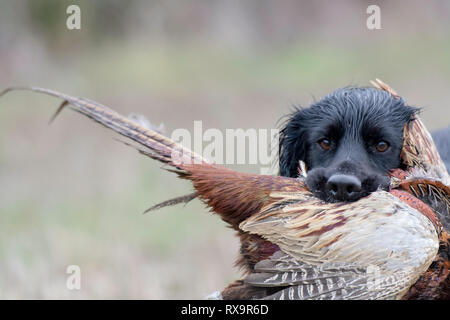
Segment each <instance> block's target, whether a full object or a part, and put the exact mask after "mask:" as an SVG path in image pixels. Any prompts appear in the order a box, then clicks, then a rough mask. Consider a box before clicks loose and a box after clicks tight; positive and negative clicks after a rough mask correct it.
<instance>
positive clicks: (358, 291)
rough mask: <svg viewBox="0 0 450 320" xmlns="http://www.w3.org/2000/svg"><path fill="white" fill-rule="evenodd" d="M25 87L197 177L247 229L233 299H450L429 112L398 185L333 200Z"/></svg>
mask: <svg viewBox="0 0 450 320" xmlns="http://www.w3.org/2000/svg"><path fill="white" fill-rule="evenodd" d="M385 86H386V85H385ZM22 89H29V90H33V91H36V92H41V93H45V94H49V95H53V96H55V97H58V98H61V99H63V100H64V102H63V104H62V105H61V106H62V107H64V106H65V105H68V106H69V107H71V108H72V109H73V110H75V111H77V112H80V113H82V114H84V115H86V116H88V117H90V118H92V119H94V120H95V121H97V122H99V123H101V124H103V125H104V126H106V127H108V128H110V129H112V130H114V131H116V132H118V133H120V134H122V135H124V136H126V137H127V138H130V139H131V140H134V141H135V142H137V143H138V144H139V145H140V146H139V147H138V150H139V151H140V152H141V153H143V154H145V155H147V156H149V157H151V158H153V159H156V160H158V161H161V162H162V163H164V164H167V165H168V166H170V167H171V169H168V170H170V171H173V172H175V173H176V174H178V176H179V177H180V178H182V179H187V180H190V181H192V183H193V186H194V188H195V195H196V196H197V197H199V198H200V199H201V200H202V201H203V202H204V203H205V204H206V205H207V206H208V207H210V208H211V211H213V212H214V213H216V214H219V215H220V217H221V218H222V219H223V220H224V221H225V222H227V223H228V224H229V225H230V226H231V227H232V228H234V229H235V230H236V231H237V232H238V234H239V236H240V240H241V252H240V258H239V260H238V265H239V266H241V267H242V268H243V270H244V271H245V273H246V274H247V276H246V277H245V278H244V279H242V280H238V281H236V282H234V283H232V284H231V285H229V286H228V287H227V288H226V289H225V290H224V291H223V292H222V297H223V298H228V299H230V298H231V299H253V298H274V299H399V298H405V297H406V298H421V299H428V298H435V299H439V298H441V299H442V298H448V295H449V286H448V281H449V280H448V279H449V277H448V274H449V271H448V270H449V259H448V256H449V252H448V248H449V245H448V244H449V242H448V241H449V236H448V234H449V223H448V216H449V213H448V208H449V206H448V203H449V199H450V198H449V197H450V191H449V187H448V185H449V177H448V174H447V172H446V171H445V172H444V170H445V168H444V167H443V165H442V164H441V162H442V161H441V160H440V157H439V154H438V153H437V152H435V149H433V148H434V145H433V141H432V140H431V137H430V135H429V133H428V132H427V131H426V129H425V127H424V126H423V124H422V123H421V122H420V120H419V119H412V120H411V122H410V124H408V125H407V126H406V127H405V146H404V149H403V153H402V158H403V160H404V162H405V165H406V166H407V168H408V170H407V171H400V170H397V171H395V172H393V173H392V180H391V184H392V190H391V191H390V192H385V191H377V192H374V193H373V194H371V195H369V196H367V197H365V198H362V199H360V200H359V201H357V202H352V203H325V202H323V201H321V200H319V199H317V198H315V197H314V196H313V194H312V193H311V192H309V190H308V189H307V188H306V186H305V183H304V180H303V178H298V179H294V178H286V177H277V176H267V175H254V174H246V173H239V172H236V171H233V170H230V169H227V168H224V167H222V166H219V165H215V164H211V163H208V162H207V161H206V160H205V159H203V158H202V157H200V156H199V155H196V154H195V153H193V152H192V151H190V150H187V149H186V148H183V147H182V146H180V145H179V144H177V143H175V142H174V141H172V140H170V139H168V138H166V137H164V136H162V135H161V134H159V133H157V132H155V131H152V130H149V129H146V128H144V127H141V126H140V125H138V124H136V123H135V122H133V121H131V120H130V119H128V118H126V117H123V116H121V115H119V114H118V113H116V112H115V111H113V110H111V109H109V108H107V107H105V106H102V105H100V104H98V103H95V102H92V101H89V100H86V99H83V98H74V97H71V96H68V95H65V94H61V93H58V92H55V91H51V90H47V89H41V88H22ZM381 89H383V90H387V89H386V88H385V87H381ZM60 109H61V108H60ZM59 111H60V110H59ZM443 168H444V169H443ZM301 171H302V172H303V173H304V174H307V173H306V169H305V168H302V169H301ZM424 186H425V187H424ZM193 196H194V194H192V195H190V196H187V197H186V198H180V199H176V200H174V201H173V202H169V203H167V204H169V205H170V204H171V203H179V202H183V201H184V200H186V201H187V200H190V199H192V197H193Z"/></svg>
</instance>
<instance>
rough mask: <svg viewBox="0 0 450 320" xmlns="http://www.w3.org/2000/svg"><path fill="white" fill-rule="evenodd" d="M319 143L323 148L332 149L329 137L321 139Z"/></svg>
mask: <svg viewBox="0 0 450 320" xmlns="http://www.w3.org/2000/svg"><path fill="white" fill-rule="evenodd" d="M318 142H319V145H320V147H321V148H322V149H323V150H330V149H331V142H330V140H328V139H322V140H319V141H318Z"/></svg>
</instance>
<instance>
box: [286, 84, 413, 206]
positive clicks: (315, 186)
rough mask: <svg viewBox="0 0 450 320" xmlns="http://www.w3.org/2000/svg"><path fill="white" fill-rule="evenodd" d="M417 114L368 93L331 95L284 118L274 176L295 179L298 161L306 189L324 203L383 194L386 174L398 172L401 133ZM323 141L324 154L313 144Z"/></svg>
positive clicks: (388, 96)
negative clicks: (385, 145)
mask: <svg viewBox="0 0 450 320" xmlns="http://www.w3.org/2000/svg"><path fill="white" fill-rule="evenodd" d="M418 110H419V109H418V108H415V107H411V106H407V105H405V102H404V100H403V99H401V98H399V99H394V97H393V96H392V95H391V94H389V93H387V92H385V91H380V90H377V89H373V88H359V87H347V88H343V89H339V90H336V91H335V92H333V93H331V94H330V95H328V96H326V97H324V98H323V99H321V100H320V101H318V102H316V103H314V104H312V105H311V106H310V107H309V108H298V109H296V110H295V111H294V112H293V113H292V114H291V115H289V117H288V119H287V121H286V122H285V124H284V127H283V128H282V130H281V134H280V143H279V155H280V159H279V161H280V162H279V163H280V175H283V176H289V177H297V176H298V163H299V160H303V161H304V162H305V163H306V167H307V169H308V177H307V179H306V183H307V185H308V187H309V188H310V190H311V191H312V192H313V193H314V194H315V195H316V196H318V197H319V198H321V199H323V200H326V201H330V202H334V201H355V200H358V199H359V198H361V197H363V196H366V195H368V194H369V193H371V192H373V191H375V190H377V189H378V188H382V189H386V188H387V187H388V184H389V179H388V177H387V172H388V171H389V170H390V169H394V168H399V167H401V160H400V151H401V148H402V144H403V127H404V125H405V124H406V123H407V122H408V121H409V119H411V116H412V115H413V114H414V113H416V112H418ZM323 139H327V140H328V141H329V143H330V149H329V150H325V149H324V148H323V147H321V145H320V144H319V142H320V141H323ZM380 141H385V142H387V143H388V145H389V147H388V148H387V150H386V151H384V152H379V151H377V149H376V145H377V143H379V142H380Z"/></svg>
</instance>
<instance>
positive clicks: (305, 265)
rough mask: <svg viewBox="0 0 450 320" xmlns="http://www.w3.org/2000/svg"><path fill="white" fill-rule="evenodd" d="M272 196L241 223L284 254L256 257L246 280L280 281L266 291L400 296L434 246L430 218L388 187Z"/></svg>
mask: <svg viewBox="0 0 450 320" xmlns="http://www.w3.org/2000/svg"><path fill="white" fill-rule="evenodd" d="M271 196H273V197H274V198H278V201H277V202H274V203H272V204H270V205H268V206H266V207H264V208H262V210H261V212H259V213H258V214H255V215H253V216H252V217H250V218H249V219H247V220H246V221H244V222H242V223H241V224H240V227H241V229H242V230H244V231H246V232H250V233H256V234H258V235H260V236H262V237H263V238H264V239H266V240H268V241H270V242H272V243H275V244H277V245H278V246H279V247H280V249H281V251H282V252H283V254H285V256H283V257H284V258H283V259H281V260H280V257H279V256H278V255H273V256H272V257H271V258H270V259H269V260H266V261H264V260H263V261H262V262H260V263H259V264H257V265H256V266H255V271H256V273H254V274H252V275H250V276H249V277H248V278H247V280H246V281H247V282H248V283H249V284H252V285H254V286H278V287H280V291H279V292H277V293H275V294H274V295H272V296H270V298H284V299H295V298H300V299H322V298H324V299H330V298H335V299H350V298H353V299H372V298H373V299H375V298H376V299H382V298H386V299H392V298H399V297H401V296H402V295H403V294H404V293H405V291H406V290H408V289H409V287H410V286H411V285H412V284H413V283H414V282H415V281H416V280H417V279H418V278H419V276H420V275H421V274H422V273H423V272H425V271H426V270H427V268H428V267H429V265H430V264H431V262H432V261H433V259H434V257H435V256H436V253H437V251H438V247H439V238H438V233H437V231H436V228H435V226H434V225H433V223H432V222H431V221H430V220H429V219H428V218H427V217H426V216H424V215H423V214H422V213H421V212H419V211H417V210H416V209H413V208H411V207H410V206H408V205H407V204H405V203H404V202H402V201H401V200H400V199H399V198H397V197H395V196H393V195H391V194H390V193H388V192H384V191H378V192H375V193H373V194H372V195H370V196H368V197H366V198H363V199H361V200H359V201H357V202H354V203H334V204H331V203H324V202H322V201H320V200H318V199H316V198H314V197H311V196H309V195H307V194H300V193H298V194H296V195H294V194H292V193H289V194H288V193H278V194H272V195H271ZM294 199H297V200H298V203H295V202H293V200H294ZM373 272H375V277H374V274H373Z"/></svg>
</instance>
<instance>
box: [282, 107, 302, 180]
mask: <svg viewBox="0 0 450 320" xmlns="http://www.w3.org/2000/svg"><path fill="white" fill-rule="evenodd" d="M303 118H304V117H303V114H302V110H301V109H297V110H295V111H294V112H293V113H292V114H290V115H289V116H288V117H287V119H286V121H285V122H284V125H283V127H282V129H281V131H280V139H279V146H278V148H279V149H278V153H279V163H280V175H281V176H285V177H293V178H296V177H297V176H298V175H299V171H298V166H299V161H300V160H302V161H304V162H306V151H307V143H308V142H307V130H306V128H305V127H304V125H302V122H303V121H302V120H303Z"/></svg>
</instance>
